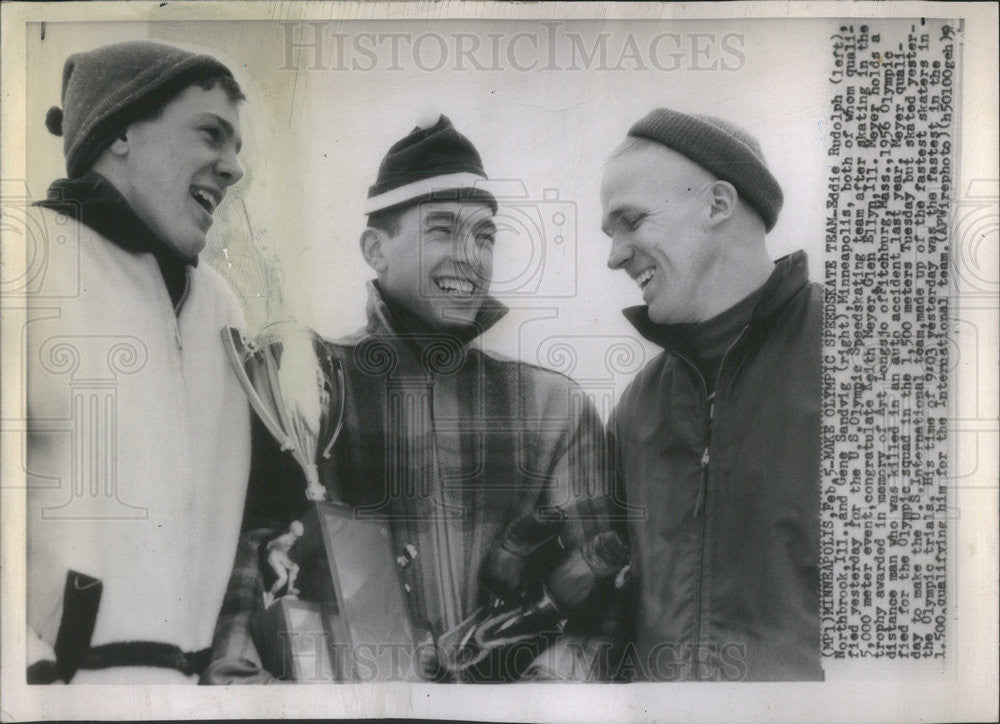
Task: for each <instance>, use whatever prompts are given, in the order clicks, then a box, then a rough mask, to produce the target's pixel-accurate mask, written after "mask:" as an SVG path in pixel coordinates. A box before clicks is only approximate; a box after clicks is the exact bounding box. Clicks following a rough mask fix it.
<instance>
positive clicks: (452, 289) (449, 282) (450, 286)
mask: <svg viewBox="0 0 1000 724" xmlns="http://www.w3.org/2000/svg"><path fill="white" fill-rule="evenodd" d="M434 283H435V284H436V285H437V287H438V289H440V290H441V291H443V292H446V293H448V294H453V295H455V296H460V297H465V296H470V295H471V294H472V293H473V292H474V291H475V290H476V285H475V284H473V283H472V282H470V281H469V280H468V279H459V278H458V277H437V278H436V279H434Z"/></svg>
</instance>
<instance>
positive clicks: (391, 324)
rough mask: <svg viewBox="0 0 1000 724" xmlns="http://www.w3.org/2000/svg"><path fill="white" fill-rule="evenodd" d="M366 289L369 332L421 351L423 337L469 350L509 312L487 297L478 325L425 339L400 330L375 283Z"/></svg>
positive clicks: (426, 334)
mask: <svg viewBox="0 0 1000 724" xmlns="http://www.w3.org/2000/svg"><path fill="white" fill-rule="evenodd" d="M365 288H366V289H367V290H368V304H367V308H366V312H367V316H368V324H367V326H366V327H365V331H366V332H367V333H368V334H370V335H372V336H390V337H399V338H404V339H408V340H412V341H414V342H415V343H416V345H417V346H418V347H419V346H423V344H421V342H422V340H421V339H420V338H421V337H426V338H427V339H440V338H443V337H450V338H453V339H457V340H458V341H459V342H461V344H462V346H466V345H468V344H469V343H470V342H472V341H473V340H474V339H476V338H477V337H480V336H482V334H483V333H484V332H486V330H488V329H490V328H491V327H493V326H494V325H495V324H496V323H497V322H499V321H500V320H501V319H503V317H505V316H506V315H507V311H508V309H507V307H506V305H504V304H503V303H502V302H500V301H498V300H496V299H494V298H493V297H486V300H485V301H484V302H483V306H482V307H481V308H480V310H479V313H478V314H477V315H476V321H475V322H473V323H472V324H471V325H470V326H469V327H466V328H465V329H462V330H459V331H457V332H454V331H450V330H440V331H428V332H426V333H425V334H423V335H422V334H421V333H420V332H411V331H406V330H403V329H402V328H401V327H400V324H399V321H398V319H397V318H396V317H395V316H394V315H393V313H392V310H391V309H390V307H389V305H388V304H387V303H386V301H385V298H384V297H383V296H382V292H381V291H380V290H379V288H378V284H377V282H376V281H375V280H370V281H369V282H368V283H367V284H366V285H365Z"/></svg>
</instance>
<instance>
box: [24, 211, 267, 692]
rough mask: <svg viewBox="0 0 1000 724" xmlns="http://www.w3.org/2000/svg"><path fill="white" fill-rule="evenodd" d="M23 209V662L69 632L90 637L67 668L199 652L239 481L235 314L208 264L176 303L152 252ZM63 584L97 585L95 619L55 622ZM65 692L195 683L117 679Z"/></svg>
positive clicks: (214, 603)
mask: <svg viewBox="0 0 1000 724" xmlns="http://www.w3.org/2000/svg"><path fill="white" fill-rule="evenodd" d="M31 213H32V217H31V218H32V220H33V226H32V228H33V229H35V230H36V231H37V232H38V233H39V236H38V237H37V241H38V243H39V247H38V248H37V249H36V251H38V252H39V253H40V254H41V257H40V258H41V259H43V260H44V263H43V264H41V265H40V266H39V267H38V268H36V270H35V271H36V272H37V274H35V275H33V276H32V277H31V279H30V280H29V284H30V288H29V290H28V295H29V296H28V300H29V307H30V312H29V316H28V319H27V322H26V324H25V339H26V345H27V347H26V350H25V360H26V381H25V384H26V389H27V399H26V404H27V414H28V434H27V476H28V477H27V487H28V489H27V494H26V499H27V503H26V504H27V515H26V519H25V520H26V527H27V583H28V596H27V617H28V624H29V626H30V631H29V634H30V635H31V636H32V637H33V638H32V641H33V642H34V643H35V644H38V645H39V649H40V650H39V651H37V653H35V655H32V653H31V652H30V651H29V662H28V663H29V664H30V663H31V662H32V661H33V660H39V659H46V658H50V657H51V656H52V648H53V647H55V648H56V650H57V651H58V650H59V648H60V647H59V645H57V640H58V637H57V634H58V632H59V631H60V630H61V629H60V627H61V625H63V624H65V622H66V621H67V620H76V621H77V623H78V628H79V629H82V630H87V629H88V628H90V631H91V633H92V635H90V636H89V640H74V641H73V644H72V646H70V647H69V651H67V652H66V653H67V654H68V655H75V656H78V657H83V656H85V654H86V653H87V650H88V648H89V646H90V645H92V646H94V647H100V646H109V645H118V644H121V643H123V642H133V643H134V642H137V641H141V642H153V643H154V644H157V645H159V644H163V645H169V646H173V647H178V648H179V649H181V650H183V651H196V650H200V649H205V648H207V647H208V645H209V644H210V643H211V640H212V633H213V630H214V624H215V620H216V617H217V616H218V611H219V608H220V606H221V605H222V598H223V594H224V593H225V585H226V576H227V575H228V573H229V571H230V570H231V565H232V560H233V555H234V553H235V551H236V541H237V538H238V536H239V530H240V522H241V513H242V509H243V500H244V498H245V491H246V484H247V475H248V472H249V468H250V409H249V405H248V404H247V400H246V395H245V394H244V393H243V390H242V389H241V387H240V384H239V381H238V380H237V378H236V375H235V373H234V372H233V370H232V368H231V367H230V364H229V361H228V359H227V358H226V354H225V350H224V348H223V344H222V337H221V335H220V331H221V329H222V328H223V327H224V326H226V325H241V324H242V319H243V315H242V313H241V311H240V308H239V304H238V302H237V300H236V298H235V297H234V296H233V293H232V292H231V291H230V290H229V288H228V286H227V285H226V283H225V281H224V280H223V279H222V277H221V276H219V274H218V273H217V272H215V271H214V270H213V269H212V268H211V267H209V266H208V265H206V264H200V265H198V266H188V267H187V269H186V271H182V273H185V274H186V275H187V280H186V284H185V290H186V291H185V292H184V294H183V295H182V296H181V297H180V298H179V299H178V301H177V302H176V303H175V302H173V301H172V300H171V297H170V295H169V294H168V290H167V287H166V286H165V284H164V279H163V276H162V273H161V269H160V267H159V265H158V263H157V260H156V258H155V256H154V254H153V253H152V252H150V251H139V250H133V249H130V248H127V246H126V245H124V244H123V243H119V242H118V241H113V240H111V239H109V238H107V237H105V236H102V235H101V234H100V233H98V232H97V231H95V230H94V229H92V228H90V227H89V226H86V225H84V224H82V223H80V222H79V221H77V220H75V219H73V218H70V217H68V216H66V215H64V214H59V213H57V212H56V211H54V210H52V209H49V208H35V209H32V210H31ZM69 571H74V572H76V573H78V574H82V575H83V576H86V577H89V578H90V579H98V580H99V581H100V582H101V584H102V586H103V590H102V591H101V593H100V596H99V605H97V606H96V611H93V610H90V611H81V610H74V607H73V606H70V607H69V608H70V610H66V609H64V606H63V601H64V590H65V589H66V587H67V573H68V572H69ZM95 585H96V584H95ZM88 616H91V617H92V620H90V621H86V620H85V619H86V618H87V617H88ZM62 634H63V637H64V638H67V637H68V634H69V631H68V630H62ZM72 681H73V682H74V683H87V682H95V683H96V682H108V683H128V682H140V681H145V682H150V683H152V682H156V681H167V682H169V681H189V682H190V681H192V679H191V677H190V676H187V677H185V676H182V675H181V674H180V673H178V671H174V670H171V669H168V668H157V669H152V668H149V669H145V670H144V669H139V670H136V669H135V668H134V667H132V666H119V665H115V666H111V667H110V668H102V669H94V668H88V667H87V666H84V668H83V669H81V670H80V671H79V672H78V673H77V674H76V676H75V677H74V678H73V679H72Z"/></svg>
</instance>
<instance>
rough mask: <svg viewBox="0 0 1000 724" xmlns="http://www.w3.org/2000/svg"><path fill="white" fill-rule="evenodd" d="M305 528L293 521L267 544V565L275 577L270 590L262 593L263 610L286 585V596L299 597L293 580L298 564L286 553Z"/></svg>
mask: <svg viewBox="0 0 1000 724" xmlns="http://www.w3.org/2000/svg"><path fill="white" fill-rule="evenodd" d="M304 532H305V526H303V525H302V522H301V521H298V520H293V521H292V523H291V525H289V526H288V531H287V532H285V533H282V534H281V535H279V536H278V537H277V538H275V539H274V540H271V541H268V543H267V548H266V550H267V563H268V565H269V566H271V570H273V571H274V574H275V575H276V576H277V578H276V579H275V581H274V583H273V584H272V585H271V588H270V589H268V590H267V591H265V592H264V608H269V607H270V605H271V604H272V603H274V599H275V598H276V597H277V596H278V594H279V593H280V591H281V589H282V588H283V587H284V586H285V584H286V583H287V584H288V590H286V591H285V595H286V596H290V597H292V598H295V597H296V596H298V595H299V589H297V588H296V587H295V579H296V577H298V575H299V564H298V563H296V562H295V561H293V560H292V558H291V556H289V555H288V552H289V551H290V550H291V549H292V546H293V545H295V542H296V541H297V540H298V539H299V538H301V537H302V534H303V533H304Z"/></svg>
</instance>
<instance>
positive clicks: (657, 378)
mask: <svg viewBox="0 0 1000 724" xmlns="http://www.w3.org/2000/svg"><path fill="white" fill-rule="evenodd" d="M625 314H626V317H628V318H629V320H630V321H632V323H633V324H634V325H635V326H636V328H637V329H638V331H639V332H640V333H641V334H642V335H643V336H644V337H646V338H647V339H649V340H651V341H653V342H654V343H656V344H658V345H659V346H661V347H663V348H664V351H663V353H662V354H660V355H659V356H658V357H657V358H655V359H654V360H653V361H652V362H650V363H649V364H648V365H647V366H646V367H645V368H644V369H643V370H642V371H641V372H640V373H639V374H638V376H637V377H636V378H635V380H633V382H632V383H631V385H630V386H629V387H628V389H627V390H626V391H625V393H624V395H623V396H622V398H621V400H620V401H619V404H618V406H617V407H616V409H615V411H614V413H613V415H612V419H611V421H610V423H609V429H610V432H611V434H612V436H613V444H614V446H615V449H616V460H617V466H618V469H619V474H620V476H621V481H622V482H623V484H624V488H625V491H626V492H625V495H626V497H627V499H628V503H629V505H630V506H637V507H638V508H639V509H640V510H641V511H643V512H644V513H643V519H642V520H635V521H633V522H632V523H631V525H630V540H631V555H632V569H631V572H632V574H633V576H634V577H635V579H634V582H635V583H637V586H636V600H635V604H634V611H635V616H634V621H633V623H634V626H635V632H634V648H633V649H631V650H630V654H631V655H632V656H633V657H634V660H632V661H631V662H629V663H630V665H631V668H632V670H633V671H635V673H636V676H637V678H640V679H652V680H702V679H708V680H723V681H733V680H749V681H759V680H817V679H822V677H823V673H822V669H821V667H820V654H819V651H820V646H819V502H820V482H819V468H820V466H819V460H820V392H821V381H820V374H821V367H820V359H821V358H820V346H821V324H822V318H823V291H822V287H821V286H819V285H817V284H810V283H809V281H808V278H807V262H806V256H805V254H804V253H803V252H801V251H800V252H797V253H795V254H792V255H790V256H787V257H784V258H782V259H780V260H779V261H778V262H776V265H775V269H774V272H773V273H772V275H771V277H770V278H769V279H768V281H767V282H766V284H765V287H764V289H763V291H762V295H761V299H760V301H759V302H758V304H757V306H756V307H755V309H754V311H753V313H752V316H751V321H750V322H749V324H748V325H747V326H746V327H745V328H744V329H743V330H742V332H741V333H740V334H739V336H738V337H737V338H736V341H735V342H733V343H732V345H731V346H730V348H729V349H728V351H727V352H726V354H725V357H724V358H723V360H722V363H721V368H720V370H719V373H718V378H717V381H716V382H717V384H716V385H715V393H714V395H713V396H712V398H711V399H709V396H708V395H707V394H706V389H707V388H708V386H707V385H706V384H705V381H704V380H703V378H702V376H701V373H700V372H699V371H698V369H697V368H696V367H695V366H694V365H693V364H692V362H691V361H689V359H687V358H686V357H685V356H684V354H683V352H682V351H680V349H679V348H680V343H679V341H678V340H679V338H678V336H677V330H676V329H672V328H671V327H670V326H667V325H656V324H654V323H652V322H651V321H650V320H649V318H648V316H647V314H646V307H636V308H632V309H628V310H625Z"/></svg>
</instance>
